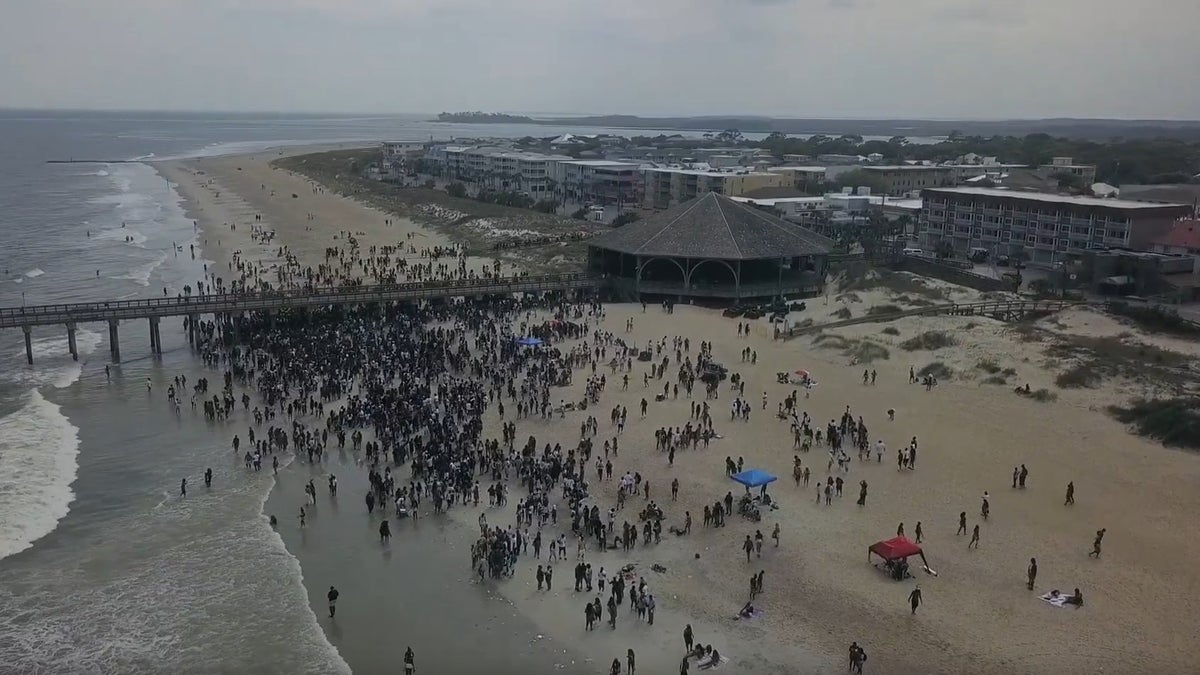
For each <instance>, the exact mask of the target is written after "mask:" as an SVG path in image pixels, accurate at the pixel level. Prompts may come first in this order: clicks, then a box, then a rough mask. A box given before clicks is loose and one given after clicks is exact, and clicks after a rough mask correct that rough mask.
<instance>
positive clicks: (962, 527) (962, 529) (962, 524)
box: [955, 511, 967, 536]
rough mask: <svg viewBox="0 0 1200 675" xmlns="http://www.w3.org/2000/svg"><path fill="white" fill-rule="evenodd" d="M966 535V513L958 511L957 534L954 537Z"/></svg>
mask: <svg viewBox="0 0 1200 675" xmlns="http://www.w3.org/2000/svg"><path fill="white" fill-rule="evenodd" d="M966 533H967V512H966V511H960V512H959V514H958V532H956V533H955V535H956V536H957V535H962V534H966Z"/></svg>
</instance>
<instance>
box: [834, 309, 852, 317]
mask: <svg viewBox="0 0 1200 675" xmlns="http://www.w3.org/2000/svg"><path fill="white" fill-rule="evenodd" d="M833 315H834V316H836V317H837V318H839V319H849V318H850V308H849V307H843V308H841V309H839V310H838V311H836V312H834V313H833Z"/></svg>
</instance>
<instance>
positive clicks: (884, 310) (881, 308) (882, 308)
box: [867, 305, 904, 316]
mask: <svg viewBox="0 0 1200 675" xmlns="http://www.w3.org/2000/svg"><path fill="white" fill-rule="evenodd" d="M903 311H904V310H903V309H901V308H900V306H899V305H873V306H872V307H871V308H870V309H868V310H867V316H878V315H880V314H899V313H900V312H903Z"/></svg>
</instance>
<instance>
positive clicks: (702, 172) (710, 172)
mask: <svg viewBox="0 0 1200 675" xmlns="http://www.w3.org/2000/svg"><path fill="white" fill-rule="evenodd" d="M646 170H647V171H655V172H658V173H681V174H684V175H688V176H778V175H779V174H777V173H776V174H773V173H771V172H770V171H749V170H747V169H741V170H738V171H722V170H720V169H684V168H670V167H654V168H650V169H646Z"/></svg>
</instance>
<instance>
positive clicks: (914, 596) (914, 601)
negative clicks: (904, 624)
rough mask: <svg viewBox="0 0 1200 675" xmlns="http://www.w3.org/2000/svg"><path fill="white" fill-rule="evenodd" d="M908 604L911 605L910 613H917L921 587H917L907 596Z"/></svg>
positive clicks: (919, 604)
mask: <svg viewBox="0 0 1200 675" xmlns="http://www.w3.org/2000/svg"><path fill="white" fill-rule="evenodd" d="M908 603H909V604H910V605H912V613H913V614H916V613H917V607H920V606H921V587H920V586H919V585H918V586H917V587H916V588H914V589H913V590H912V593H909V594H908Z"/></svg>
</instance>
